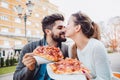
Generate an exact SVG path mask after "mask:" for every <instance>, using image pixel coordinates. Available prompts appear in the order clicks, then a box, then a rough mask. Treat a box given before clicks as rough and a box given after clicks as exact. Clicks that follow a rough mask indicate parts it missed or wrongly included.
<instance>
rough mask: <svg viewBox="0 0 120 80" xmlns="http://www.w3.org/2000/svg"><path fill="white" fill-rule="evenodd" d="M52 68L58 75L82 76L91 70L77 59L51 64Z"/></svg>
mask: <svg viewBox="0 0 120 80" xmlns="http://www.w3.org/2000/svg"><path fill="white" fill-rule="evenodd" d="M50 67H51V68H52V71H53V72H54V73H56V74H80V73H89V70H88V69H87V68H86V67H84V66H83V64H82V63H81V62H80V61H78V60H77V59H71V58H66V59H63V60H61V61H58V62H55V63H51V64H50Z"/></svg>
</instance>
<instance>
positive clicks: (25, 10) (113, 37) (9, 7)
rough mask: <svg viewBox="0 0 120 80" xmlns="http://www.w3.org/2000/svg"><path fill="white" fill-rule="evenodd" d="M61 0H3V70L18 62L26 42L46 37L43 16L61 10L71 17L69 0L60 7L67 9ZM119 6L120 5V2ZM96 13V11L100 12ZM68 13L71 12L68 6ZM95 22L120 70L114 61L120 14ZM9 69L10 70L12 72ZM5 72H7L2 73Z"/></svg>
mask: <svg viewBox="0 0 120 80" xmlns="http://www.w3.org/2000/svg"><path fill="white" fill-rule="evenodd" d="M62 1H63V0H62ZM62 1H61V2H62ZM59 2H60V0H58V2H57V0H55V2H53V0H0V72H2V68H4V67H9V66H13V65H15V64H16V62H17V61H18V59H19V54H20V51H21V49H22V47H23V46H24V45H25V44H27V43H28V42H32V41H36V40H39V39H41V38H42V37H43V32H42V28H41V20H42V18H43V17H44V16H46V15H49V14H52V13H61V14H63V15H64V16H65V18H66V19H68V15H67V10H66V8H67V6H66V7H65V5H64V4H65V3H66V2H65V3H64V4H63V6H62V7H61V8H65V10H66V11H62V10H61V9H60V7H59V6H60V5H62V3H60V5H59V4H58V3H59ZM66 4H67V3H66ZM68 5H69V4H68ZM76 5H77V4H76ZM116 8H117V9H118V6H116ZM117 9H116V10H117ZM116 10H115V11H116ZM77 11H78V10H77V9H76V12H77ZM85 11H86V10H85ZM119 11H120V10H119ZM83 12H84V10H83ZM94 13H95V14H97V12H94ZM103 13H104V12H103ZM68 14H70V13H69V10H68ZM86 14H88V13H86ZM101 15H102V14H101ZM102 16H105V15H102ZM94 20H96V19H94ZM66 22H67V21H66ZM96 22H97V23H98V25H99V26H100V32H101V41H102V42H103V43H104V45H105V47H106V49H107V51H108V54H109V55H110V59H111V63H113V64H112V65H113V67H114V65H117V69H113V70H115V71H118V72H120V68H119V67H118V65H120V64H118V63H117V62H116V61H115V60H117V61H119V60H118V58H119V57H120V14H119V15H118V14H117V15H114V16H111V17H109V18H108V20H106V19H105V20H104V19H103V20H101V19H100V20H96ZM69 43H71V40H70V39H67V42H66V44H69ZM14 62H15V63H14ZM114 62H115V63H114ZM14 69H15V67H14ZM3 72H4V71H3ZM8 73H10V74H11V72H8ZM2 74H6V73H1V74H0V75H2ZM0 80H1V79H0Z"/></svg>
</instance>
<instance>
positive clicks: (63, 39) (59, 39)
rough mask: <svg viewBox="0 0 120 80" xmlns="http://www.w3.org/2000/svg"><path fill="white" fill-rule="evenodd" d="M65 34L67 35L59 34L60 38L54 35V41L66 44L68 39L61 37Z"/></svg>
mask: <svg viewBox="0 0 120 80" xmlns="http://www.w3.org/2000/svg"><path fill="white" fill-rule="evenodd" d="M63 34H65V33H64V32H61V33H60V34H59V36H58V35H54V33H52V39H53V40H54V41H56V42H65V41H66V38H62V37H61V35H63Z"/></svg>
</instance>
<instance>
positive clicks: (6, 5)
mask: <svg viewBox="0 0 120 80" xmlns="http://www.w3.org/2000/svg"><path fill="white" fill-rule="evenodd" d="M1 6H2V7H3V8H7V9H8V6H9V5H8V3H6V2H1Z"/></svg>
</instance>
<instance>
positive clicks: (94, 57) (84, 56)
mask: <svg viewBox="0 0 120 80" xmlns="http://www.w3.org/2000/svg"><path fill="white" fill-rule="evenodd" d="M77 56H78V59H79V60H80V61H81V62H82V63H83V64H84V65H85V66H86V67H87V68H88V69H89V70H90V74H91V75H92V80H111V79H112V78H111V76H112V74H111V69H110V65H109V61H108V57H107V50H106V48H105V47H104V45H103V44H102V43H101V41H99V40H96V39H93V38H91V39H90V40H89V42H88V44H87V45H86V47H85V48H84V49H83V50H79V49H77Z"/></svg>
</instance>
